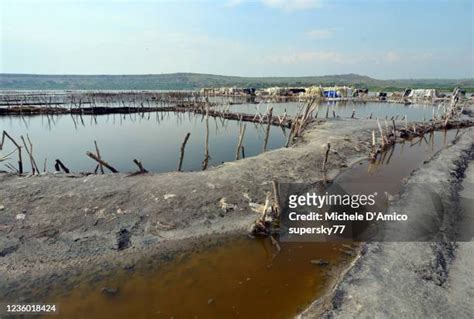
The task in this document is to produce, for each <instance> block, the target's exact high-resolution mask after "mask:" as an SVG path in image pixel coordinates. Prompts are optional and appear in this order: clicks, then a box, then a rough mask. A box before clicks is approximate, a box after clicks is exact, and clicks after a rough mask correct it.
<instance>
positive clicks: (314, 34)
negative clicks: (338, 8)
mask: <svg viewBox="0 0 474 319" xmlns="http://www.w3.org/2000/svg"><path fill="white" fill-rule="evenodd" d="M306 35H307V36H308V37H310V38H313V39H329V38H332V36H333V35H334V31H333V30H332V29H314V30H310V31H308V32H306Z"/></svg>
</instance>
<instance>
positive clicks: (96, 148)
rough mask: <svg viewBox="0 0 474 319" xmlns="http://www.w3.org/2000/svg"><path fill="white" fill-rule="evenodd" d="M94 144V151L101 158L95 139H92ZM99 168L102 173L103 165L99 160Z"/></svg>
mask: <svg viewBox="0 0 474 319" xmlns="http://www.w3.org/2000/svg"><path fill="white" fill-rule="evenodd" d="M94 145H95V151H96V152H97V158H98V159H101V157H100V151H99V147H98V146H97V141H94ZM99 168H100V172H101V173H102V174H104V166H103V165H102V164H101V163H100V162H99Z"/></svg>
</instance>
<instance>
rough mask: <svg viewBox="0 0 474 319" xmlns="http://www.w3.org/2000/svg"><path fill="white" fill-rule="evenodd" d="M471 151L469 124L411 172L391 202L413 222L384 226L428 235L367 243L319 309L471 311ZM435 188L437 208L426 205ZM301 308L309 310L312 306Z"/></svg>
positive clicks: (381, 314)
mask: <svg viewBox="0 0 474 319" xmlns="http://www.w3.org/2000/svg"><path fill="white" fill-rule="evenodd" d="M473 159H474V129H472V128H471V129H467V130H466V131H465V132H464V133H463V134H462V135H460V136H459V138H458V139H457V140H456V142H455V143H454V144H453V145H451V146H450V147H449V148H447V149H445V150H443V151H441V152H440V153H438V154H437V155H436V156H435V158H434V159H433V160H431V161H430V162H429V163H427V164H426V165H424V166H423V167H421V168H420V169H419V170H417V171H416V172H415V173H414V174H412V176H411V177H410V179H409V180H408V182H407V183H406V185H405V186H404V187H403V189H402V192H401V195H400V196H399V198H398V199H396V200H394V201H393V202H392V204H391V206H390V208H389V211H404V212H406V213H407V214H409V218H410V220H411V221H412V222H410V223H409V224H408V225H407V227H402V228H400V227H396V225H395V226H394V227H391V228H390V227H389V228H387V229H386V230H385V234H386V236H387V237H389V238H393V236H394V235H396V236H401V237H403V236H411V235H413V233H414V232H417V233H420V232H425V234H426V235H430V236H428V237H429V238H431V239H432V240H430V241H426V242H423V241H419V242H379V243H368V244H366V245H365V246H364V247H363V251H362V255H361V256H360V258H359V259H358V260H357V262H356V263H355V264H354V266H353V267H352V269H351V270H350V271H349V272H348V274H347V275H346V276H345V277H344V279H343V280H342V281H341V282H340V284H339V285H338V286H337V289H336V290H335V293H334V296H333V299H332V309H331V310H329V311H328V312H326V313H325V315H324V317H326V318H354V317H357V318H400V317H406V318H470V317H471V316H472V313H474V304H473V303H472V300H473V298H474V281H473V277H474V273H473V269H474V253H473V252H474V243H473V242H472V235H473V229H474V222H473V218H472V216H473V214H474V211H473V205H472V203H473V189H474V188H473V181H474V167H473V161H472V160H473ZM433 194H437V196H436V197H435V198H436V199H437V200H436V201H437V204H438V208H440V207H441V208H442V209H436V210H433V209H432V208H433V205H430V203H433V198H434V197H433V196H432V195H433ZM428 237H426V238H428ZM398 238H400V237H398ZM455 240H456V241H457V242H455ZM307 315H308V317H311V316H310V312H308V313H307Z"/></svg>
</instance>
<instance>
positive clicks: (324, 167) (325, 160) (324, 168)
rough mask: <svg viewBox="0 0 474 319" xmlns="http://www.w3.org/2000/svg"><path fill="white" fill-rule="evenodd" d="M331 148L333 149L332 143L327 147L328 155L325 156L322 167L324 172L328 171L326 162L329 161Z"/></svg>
mask: <svg viewBox="0 0 474 319" xmlns="http://www.w3.org/2000/svg"><path fill="white" fill-rule="evenodd" d="M330 149H331V143H328V146H327V148H326V155H325V156H324V162H323V169H322V171H323V172H326V164H327V163H328V157H329V150H330Z"/></svg>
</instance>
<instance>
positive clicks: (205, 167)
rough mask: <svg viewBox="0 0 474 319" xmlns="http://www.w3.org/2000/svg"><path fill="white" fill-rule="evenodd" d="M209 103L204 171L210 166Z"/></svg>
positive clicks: (207, 107) (203, 162) (207, 105)
mask: <svg viewBox="0 0 474 319" xmlns="http://www.w3.org/2000/svg"><path fill="white" fill-rule="evenodd" d="M209 158H210V156H209V103H207V104H206V139H205V141H204V160H203V161H202V170H203V171H204V170H206V169H207V166H208V165H209Z"/></svg>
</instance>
